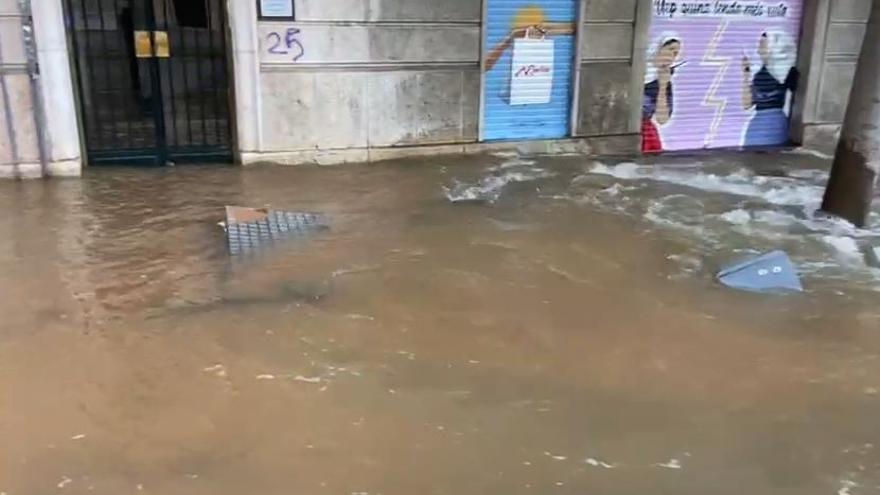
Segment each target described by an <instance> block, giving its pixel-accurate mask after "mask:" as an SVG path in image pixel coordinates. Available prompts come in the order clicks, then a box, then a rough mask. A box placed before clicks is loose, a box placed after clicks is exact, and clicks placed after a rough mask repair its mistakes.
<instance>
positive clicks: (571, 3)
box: [481, 0, 577, 140]
mask: <svg viewBox="0 0 880 495" xmlns="http://www.w3.org/2000/svg"><path fill="white" fill-rule="evenodd" d="M487 2H488V4H487V6H486V10H487V19H486V29H485V30H484V31H485V35H484V36H485V37H486V39H485V44H486V55H485V60H484V64H483V65H484V70H485V71H486V72H485V75H484V84H483V122H482V128H481V129H482V138H483V139H484V140H500V139H553V138H561V137H565V136H567V135H568V134H569V128H570V115H571V93H572V69H573V63H574V53H575V31H576V29H575V26H576V22H575V19H576V17H577V15H576V10H577V5H576V1H575V0H487Z"/></svg>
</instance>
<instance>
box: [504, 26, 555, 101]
mask: <svg viewBox="0 0 880 495" xmlns="http://www.w3.org/2000/svg"><path fill="white" fill-rule="evenodd" d="M553 48H554V44H553V40H548V39H531V38H520V39H517V40H514V42H513V64H512V66H511V69H510V104H511V105H539V104H544V103H550V99H551V96H552V93H553Z"/></svg>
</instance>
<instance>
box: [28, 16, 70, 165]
mask: <svg viewBox="0 0 880 495" xmlns="http://www.w3.org/2000/svg"><path fill="white" fill-rule="evenodd" d="M31 14H32V16H33V20H34V21H33V22H34V34H35V39H36V45H37V63H38V64H39V67H40V79H39V82H40V86H39V87H40V97H41V98H42V101H43V108H44V111H45V112H46V114H47V115H45V116H44V122H45V124H44V125H45V129H44V130H43V132H44V136H45V138H46V151H47V155H48V156H46V160H47V163H46V172H47V173H48V174H49V175H51V176H79V175H80V174H81V173H82V150H81V146H80V134H79V124H78V122H77V117H76V116H77V107H76V99H75V98H74V94H73V75H72V73H71V68H70V58H69V55H68V50H67V32H66V30H65V26H64V11H63V7H62V5H61V0H35V1H32V2H31Z"/></svg>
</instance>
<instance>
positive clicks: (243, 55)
mask: <svg viewBox="0 0 880 495" xmlns="http://www.w3.org/2000/svg"><path fill="white" fill-rule="evenodd" d="M256 5H257V4H256V2H255V1H254V0H227V12H228V13H229V27H230V31H231V43H230V50H231V52H232V79H233V85H234V86H233V87H234V94H235V119H234V123H235V126H236V129H235V132H236V139H237V142H236V146H237V148H238V156H237V160H238V161H239V162H246V161H247V160H246V159H245V158H244V157H246V156H247V155H248V154H255V153H259V152H260V151H262V135H263V133H262V129H261V126H262V117H261V111H262V110H261V107H260V106H261V104H262V103H261V95H260V57H259V53H258V51H259V46H260V42H259V39H258V30H257V11H256V9H257V7H256Z"/></svg>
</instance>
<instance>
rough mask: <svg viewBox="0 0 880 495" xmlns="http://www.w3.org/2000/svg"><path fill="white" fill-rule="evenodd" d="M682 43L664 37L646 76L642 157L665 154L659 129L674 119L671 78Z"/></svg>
mask: <svg viewBox="0 0 880 495" xmlns="http://www.w3.org/2000/svg"><path fill="white" fill-rule="evenodd" d="M681 48H682V47H681V40H680V39H679V38H678V37H677V36H676V35H675V34H671V33H667V34H664V35H663V36H662V37H661V38H660V41H659V42H658V43H657V45H656V49H655V50H654V53H653V56H651V57H649V58H650V60H651V64H652V66H651V67H649V69H648V72H647V74H646V75H645V94H644V99H643V100H642V153H657V152H660V151H663V140H662V139H661V137H660V131H659V129H658V128H657V126H658V125H659V126H663V125H665V124H666V123H667V122H669V120H670V119H671V118H672V110H673V89H672V76H673V75H674V74H675V69H676V67H678V66H679V65H681V64H678V65H676V61H677V60H678V57H679V56H680V55H681Z"/></svg>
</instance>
